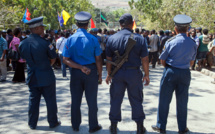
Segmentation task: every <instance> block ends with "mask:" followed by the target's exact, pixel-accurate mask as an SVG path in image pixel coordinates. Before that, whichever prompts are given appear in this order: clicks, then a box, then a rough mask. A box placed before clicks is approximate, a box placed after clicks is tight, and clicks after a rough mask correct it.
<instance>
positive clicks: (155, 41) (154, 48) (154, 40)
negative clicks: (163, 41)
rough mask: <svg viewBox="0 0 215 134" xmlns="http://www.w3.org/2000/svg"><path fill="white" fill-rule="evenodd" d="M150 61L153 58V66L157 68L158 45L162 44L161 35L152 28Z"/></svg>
mask: <svg viewBox="0 0 215 134" xmlns="http://www.w3.org/2000/svg"><path fill="white" fill-rule="evenodd" d="M149 42H150V43H149V46H151V49H150V51H149V62H151V60H152V68H155V64H156V62H157V60H158V50H159V49H158V47H159V46H160V41H159V37H158V36H157V35H156V34H155V30H152V35H151V36H150V37H149Z"/></svg>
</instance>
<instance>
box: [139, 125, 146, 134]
mask: <svg viewBox="0 0 215 134" xmlns="http://www.w3.org/2000/svg"><path fill="white" fill-rule="evenodd" d="M145 132H146V128H145V127H144V126H143V123H137V134H145Z"/></svg>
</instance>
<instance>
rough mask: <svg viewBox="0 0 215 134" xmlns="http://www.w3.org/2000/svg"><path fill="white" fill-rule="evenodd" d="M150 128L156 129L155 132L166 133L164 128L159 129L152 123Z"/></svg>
mask: <svg viewBox="0 0 215 134" xmlns="http://www.w3.org/2000/svg"><path fill="white" fill-rule="evenodd" d="M152 129H153V130H154V131H157V132H159V133H162V134H165V133H166V130H163V129H160V128H159V127H157V126H156V125H152Z"/></svg>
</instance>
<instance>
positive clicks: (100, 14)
mask: <svg viewBox="0 0 215 134" xmlns="http://www.w3.org/2000/svg"><path fill="white" fill-rule="evenodd" d="M101 15H102V13H101V9H100V24H101V22H102V18H101Z"/></svg>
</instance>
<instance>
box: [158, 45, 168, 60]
mask: <svg viewBox="0 0 215 134" xmlns="http://www.w3.org/2000/svg"><path fill="white" fill-rule="evenodd" d="M168 55H169V43H168V42H166V44H165V45H164V48H163V52H162V53H161V55H160V57H159V59H161V60H166V59H167V57H168Z"/></svg>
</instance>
